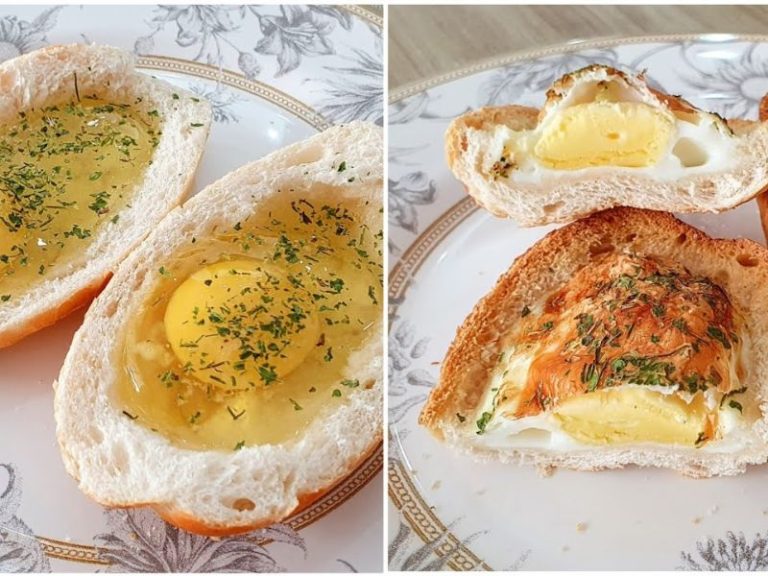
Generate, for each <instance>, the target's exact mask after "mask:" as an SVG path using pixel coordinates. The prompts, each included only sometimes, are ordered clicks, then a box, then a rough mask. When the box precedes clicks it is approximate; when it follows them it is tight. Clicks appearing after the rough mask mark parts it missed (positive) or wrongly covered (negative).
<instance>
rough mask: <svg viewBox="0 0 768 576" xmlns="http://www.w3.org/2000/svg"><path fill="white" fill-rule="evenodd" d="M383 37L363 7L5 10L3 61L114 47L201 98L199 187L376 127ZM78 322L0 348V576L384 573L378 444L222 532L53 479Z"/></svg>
mask: <svg viewBox="0 0 768 576" xmlns="http://www.w3.org/2000/svg"><path fill="white" fill-rule="evenodd" d="M381 29H382V18H381V16H380V15H377V14H376V13H375V12H374V11H371V10H370V9H368V8H364V7H358V6H303V5H290V6H279V5H266V6H261V5H248V6H241V5H238V6H224V5H221V6H184V5H172V6H171V5H169V6H149V5H147V6H90V5H89V6H76V5H68V6H52V7H46V6H15V7H14V6H4V7H3V8H2V9H0V61H4V60H7V59H9V58H12V57H14V56H17V55H19V54H23V53H26V52H29V51H31V50H34V49H37V48H41V47H43V46H46V45H49V44H56V43H73V42H95V43H100V44H110V45H114V46H118V47H121V48H123V49H126V50H129V51H132V52H133V53H134V54H135V55H136V57H137V63H138V67H139V69H140V70H142V71H144V72H146V73H149V74H153V75H155V76H158V77H160V78H162V79H165V80H168V81H169V82H172V83H175V84H177V85H179V86H181V87H184V88H187V89H189V90H191V91H193V92H195V93H197V94H199V95H200V96H201V97H204V98H206V99H208V100H209V101H210V102H211V104H212V106H213V110H214V120H215V122H214V126H213V128H212V131H211V136H210V139H209V142H208V146H207V149H206V152H205V154H204V157H203V161H202V164H201V167H200V170H199V172H198V176H197V182H196V189H198V190H199V189H200V188H202V187H203V186H204V185H206V184H208V183H210V182H212V181H214V180H216V179H217V178H219V177H220V176H222V175H224V174H225V173H227V172H229V171H230V170H232V169H234V168H236V167H238V166H240V165H242V164H244V163H246V162H248V161H251V160H254V159H256V158H259V157H260V156H262V155H264V154H267V153H269V152H270V151H272V150H274V149H277V148H279V147H281V146H284V145H286V144H289V143H291V142H294V141H297V140H299V139H302V138H305V137H307V136H309V135H311V134H313V133H315V132H317V131H318V130H322V129H324V128H326V127H328V126H329V125H331V124H334V123H337V122H347V121H350V120H358V119H359V120H367V121H371V122H376V123H379V124H381V122H382V117H383V66H382V44H381V31H382V30H381ZM81 321H82V314H74V315H73V316H72V317H70V318H67V319H66V320H64V321H62V322H60V323H59V324H57V325H56V326H54V327H52V328H50V329H48V330H45V331H43V332H41V333H39V334H37V335H34V336H32V337H30V338H29V339H27V340H25V341H23V342H21V343H19V344H17V345H15V346H13V347H11V348H9V349H5V350H0V572H49V571H56V572H64V571H76V572H83V571H88V570H94V571H108V572H279V571H301V572H309V571H325V572H328V571H333V572H349V571H378V570H380V569H381V557H382V550H381V542H382V531H383V519H382V518H381V490H382V474H381V472H380V470H381V466H382V459H383V456H382V452H381V450H380V451H379V452H378V453H377V454H375V455H373V456H372V457H371V458H369V459H368V460H367V461H366V462H365V463H363V464H362V465H361V466H360V467H359V468H358V469H357V470H356V471H355V472H354V473H353V474H352V475H351V476H350V477H349V478H348V479H347V480H345V481H344V482H342V483H341V484H340V485H339V486H337V487H336V488H334V489H333V490H332V491H331V492H330V493H329V494H328V495H326V496H324V497H323V498H321V499H320V500H319V501H318V502H317V503H315V504H313V505H312V506H311V507H310V508H308V509H307V510H305V511H302V512H301V513H300V514H299V515H296V516H294V517H292V518H290V519H287V520H286V521H285V523H284V524H278V525H274V526H271V527H269V528H266V529H263V530H256V531H254V532H251V533H249V534H245V535H242V536H238V537H233V538H225V539H220V540H216V539H210V538H203V537H200V536H195V535H192V534H189V533H186V532H184V531H180V530H178V529H176V528H174V527H172V526H170V525H167V524H166V523H165V522H163V521H162V520H161V519H160V518H159V517H158V516H157V515H156V514H154V513H153V512H152V511H150V510H147V509H138V510H127V511H126V510H105V509H103V508H101V507H99V506H98V505H96V504H95V503H93V502H91V501H90V500H88V499H87V498H86V497H85V496H84V495H82V494H81V493H80V492H79V491H78V490H77V488H76V486H75V484H74V482H73V481H72V480H71V479H70V478H69V477H68V475H67V474H66V472H65V471H64V467H63V465H62V463H61V459H60V456H59V454H58V449H57V445H56V439H55V431H54V425H53V415H52V410H51V398H52V392H51V383H52V382H53V380H54V379H55V377H56V375H57V373H58V370H59V368H60V366H61V363H62V361H63V359H64V356H65V354H66V351H67V347H68V345H69V342H70V340H71V338H72V334H73V333H74V331H75V330H76V328H77V327H78V326H79V324H80V322H81Z"/></svg>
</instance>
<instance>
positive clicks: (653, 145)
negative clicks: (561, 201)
mask: <svg viewBox="0 0 768 576" xmlns="http://www.w3.org/2000/svg"><path fill="white" fill-rule="evenodd" d="M491 142H492V143H491V145H490V146H489V151H488V153H487V155H486V157H485V159H484V162H483V168H484V171H485V172H486V173H487V174H490V175H491V176H493V177H494V178H498V177H508V178H512V179H514V180H515V181H519V182H529V183H537V182H541V181H543V180H545V179H548V178H556V177H558V176H562V175H564V174H572V173H575V172H578V171H590V172H594V173H595V174H599V173H600V172H601V171H605V170H606V169H611V170H616V169H619V170H627V171H631V172H633V173H639V174H643V175H646V176H651V177H653V178H654V179H656V180H659V181H665V180H666V181H669V180H676V179H679V178H680V177H682V176H684V175H687V174H697V173H704V172H715V171H723V170H727V169H728V168H729V167H730V166H732V164H733V162H734V158H735V154H734V151H735V146H736V141H735V138H734V137H733V135H732V134H731V132H730V130H729V129H728V128H727V126H726V125H725V124H724V122H723V121H722V120H721V119H720V118H718V117H717V116H714V115H710V114H707V113H704V112H696V113H692V112H690V111H687V110H685V111H677V110H675V111H673V110H670V109H669V108H668V107H667V106H666V105H665V104H662V103H661V102H660V101H659V100H658V99H657V98H656V97H655V96H654V95H652V94H651V93H650V92H649V91H648V90H647V88H646V87H641V86H640V85H637V84H635V85H629V84H627V83H626V82H625V80H624V79H623V78H621V77H618V76H613V77H611V76H610V75H606V73H605V71H603V70H600V71H596V72H592V73H584V74H578V73H577V74H576V75H574V77H573V82H572V85H571V86H570V87H569V88H568V89H567V90H566V91H565V92H564V94H563V95H562V97H561V98H559V99H555V100H553V101H551V102H548V104H547V106H546V107H545V109H544V111H543V112H542V114H541V117H540V120H539V123H538V125H537V126H536V128H535V129H533V130H528V131H519V132H516V131H513V130H511V129H510V128H508V127H507V126H497V127H496V129H495V132H494V134H493V136H492V139H491Z"/></svg>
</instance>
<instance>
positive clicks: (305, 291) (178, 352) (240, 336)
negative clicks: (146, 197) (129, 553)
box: [55, 123, 383, 535]
mask: <svg viewBox="0 0 768 576" xmlns="http://www.w3.org/2000/svg"><path fill="white" fill-rule="evenodd" d="M381 140H382V137H381V131H380V129H379V128H377V127H375V126H372V125H368V124H364V123H353V124H350V125H345V126H340V127H334V128H330V129H328V130H327V131H325V132H323V133H321V134H319V135H317V136H314V137H312V138H309V139H308V140H306V141H304V142H301V143H298V144H294V145H292V146H289V147H287V148H285V149H282V150H279V151H277V152H274V153H273V154H270V155H269V156H267V157H265V158H263V159H261V160H259V161H256V162H254V163H252V164H248V165H246V166H244V167H242V168H240V169H238V170H236V171H235V172H233V173H231V174H229V175H227V176H225V177H224V178H222V179H221V180H219V181H218V182H216V183H214V184H212V185H211V186H209V187H207V188H206V189H204V190H203V191H202V192H200V193H199V194H198V195H196V196H195V197H193V198H192V199H191V200H190V201H188V202H187V203H186V204H185V205H184V206H182V207H181V208H179V209H177V210H174V211H173V212H171V213H170V214H169V215H168V217H167V218H165V219H164V220H163V221H162V223H161V224H160V225H159V226H158V228H157V229H156V230H155V231H154V232H153V233H152V235H151V236H150V237H149V238H148V239H147V241H145V242H144V243H143V244H142V245H141V247H140V248H139V249H138V250H137V251H136V252H134V254H132V256H131V257H130V258H129V259H128V260H126V262H125V263H124V264H123V265H122V266H121V267H120V269H119V270H118V272H117V273H116V275H115V278H114V280H113V281H112V282H111V283H110V285H109V286H108V288H107V289H106V291H105V292H104V293H103V295H102V296H100V297H99V298H98V299H97V300H96V302H95V303H94V305H93V306H92V308H91V309H90V310H89V311H88V314H87V315H86V318H85V322H84V324H83V326H82V327H81V328H80V329H79V330H78V332H77V334H76V336H75V339H74V342H73V345H72V348H71V349H70V351H69V354H68V355H67V359H66V361H65V364H64V367H63V369H62V371H61V374H60V376H59V379H58V381H57V383H56V398H55V413H56V421H57V434H58V439H59V443H60V446H61V451H62V455H63V458H64V462H65V464H66V467H67V470H68V471H69V472H70V474H71V475H72V476H74V477H75V479H76V480H77V481H78V484H79V486H80V488H81V489H82V490H83V491H84V492H85V493H86V494H88V495H89V496H91V497H93V498H94V499H95V500H97V501H98V502H100V503H103V504H105V505H109V506H134V505H150V506H152V507H153V508H155V509H156V510H157V511H158V512H159V513H160V514H161V515H162V516H163V517H164V518H165V519H166V520H168V521H169V522H171V523H173V524H176V525H178V526H180V527H183V528H185V529H188V530H191V531H194V532H199V533H202V534H209V535H225V534H232V533H237V532H243V531H247V530H250V529H253V528H255V527H259V526H265V525H268V524H270V523H273V522H277V521H280V520H282V519H284V518H286V517H287V516H288V515H290V514H291V513H293V512H295V511H297V510H299V509H301V508H303V507H305V506H306V505H308V504H309V503H310V502H312V501H313V500H315V499H316V498H318V497H319V496H321V495H322V494H324V493H325V492H327V491H328V490H329V489H330V488H332V487H333V486H334V485H335V484H336V483H337V482H338V481H339V480H341V479H343V478H344V477H345V476H346V475H347V474H349V473H350V472H351V471H352V470H353V469H354V468H355V467H356V466H357V464H358V463H360V462H361V461H362V460H364V459H365V458H366V457H367V456H368V455H369V454H370V453H371V452H372V451H373V450H374V449H376V447H377V446H378V444H379V443H380V441H381V438H382V405H381V403H382V382H381V380H382V365H381V336H382V304H381V303H382V280H383V272H382V256H381V255H382V141H381Z"/></svg>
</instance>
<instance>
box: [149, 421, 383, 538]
mask: <svg viewBox="0 0 768 576" xmlns="http://www.w3.org/2000/svg"><path fill="white" fill-rule="evenodd" d="M380 446H381V436H380V437H379V440H378V442H376V443H375V444H373V445H372V446H371V449H370V450H368V451H367V452H366V453H365V454H363V456H361V457H360V458H358V459H357V460H355V461H354V462H353V463H352V464H351V465H350V466H348V467H347V468H345V469H344V470H343V471H341V472H340V473H339V475H338V477H337V478H336V480H335V481H334V482H333V483H332V484H329V485H328V486H326V487H324V488H322V489H320V490H317V491H315V492H311V493H304V494H299V495H298V499H299V503H298V504H297V505H296V508H294V509H293V510H292V511H291V512H290V513H289V514H288V515H287V516H286V517H285V518H290V517H291V516H293V515H294V514H298V513H300V512H302V511H303V510H306V509H307V508H309V507H310V506H311V505H312V504H314V503H315V502H317V501H318V500H320V499H321V498H322V497H323V496H325V495H326V494H328V493H329V492H331V491H332V490H333V489H334V488H336V487H337V486H338V485H339V484H341V483H342V482H343V481H344V480H345V479H346V478H347V477H348V476H349V475H350V474H351V473H352V472H354V471H355V470H356V469H357V467H358V466H360V465H361V464H362V463H363V462H365V461H366V460H367V459H368V458H369V457H370V456H372V455H373V454H374V452H376V450H378V449H379V447H380ZM152 508H153V509H154V510H155V512H157V513H158V515H159V516H160V517H161V518H162V519H163V520H165V521H166V522H168V523H169V524H173V525H174V526H177V527H178V528H181V529H182V530H186V531H187V532H192V533H193V534H199V535H201V536H209V537H216V538H226V537H227V536H236V535H238V534H246V533H248V532H252V531H253V530H258V529H260V528H267V527H268V526H271V525H272V524H274V523H276V522H280V521H282V520H285V518H283V517H281V516H274V517H272V518H265V519H261V520H259V521H257V522H253V523H251V524H244V525H241V526H219V525H215V524H207V523H206V522H205V521H204V520H201V519H199V518H196V517H195V516H191V515H189V514H185V513H184V512H178V511H175V510H173V509H172V508H168V507H165V506H158V505H155V506H152Z"/></svg>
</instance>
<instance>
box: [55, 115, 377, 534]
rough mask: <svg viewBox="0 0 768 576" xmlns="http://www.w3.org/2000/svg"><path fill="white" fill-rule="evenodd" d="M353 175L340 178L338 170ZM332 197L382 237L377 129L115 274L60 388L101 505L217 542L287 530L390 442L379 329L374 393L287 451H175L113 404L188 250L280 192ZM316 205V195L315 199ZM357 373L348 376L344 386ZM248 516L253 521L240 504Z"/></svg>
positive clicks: (222, 203)
mask: <svg viewBox="0 0 768 576" xmlns="http://www.w3.org/2000/svg"><path fill="white" fill-rule="evenodd" d="M342 160H343V161H345V162H346V169H345V171H344V172H343V173H341V172H340V171H339V170H338V164H339V162H341V161H342ZM314 186H317V188H318V189H327V187H329V186H330V187H332V188H333V190H334V193H335V194H338V197H339V198H343V197H346V196H349V197H355V198H359V199H361V200H364V202H363V203H362V204H363V205H364V206H365V209H364V212H365V213H364V214H363V215H362V217H363V218H364V219H365V221H366V223H367V224H368V225H369V228H370V229H372V230H374V226H375V227H376V228H375V229H378V227H380V226H381V211H380V207H381V203H382V186H383V175H382V137H381V130H380V128H378V127H375V126H373V125H369V124H364V123H353V124H350V125H346V126H337V127H334V128H331V129H329V130H327V131H326V132H324V133H321V134H319V135H316V136H314V137H312V138H309V139H307V140H306V141H304V142H300V143H297V144H294V145H292V146H288V147H286V148H284V149H282V150H278V151H276V152H274V153H272V154H270V155H269V156H267V157H265V158H263V159H261V160H257V161H256V162H252V163H251V164H248V165H246V166H243V167H242V168H240V169H238V170H235V171H234V172H232V173H230V174H228V175H227V176H225V177H223V178H222V179H221V180H219V181H217V182H215V183H214V184H212V185H210V186H209V187H207V188H206V189H205V190H203V191H202V192H200V193H199V194H198V195H196V196H194V197H193V198H192V199H190V200H189V201H188V202H187V203H186V204H184V205H183V206H181V207H179V208H177V209H175V210H173V211H171V212H170V213H169V214H168V216H166V218H164V219H163V220H162V222H160V224H159V225H158V226H157V228H156V229H155V230H154V231H153V232H152V233H151V235H150V236H149V238H148V239H147V240H145V242H143V243H142V244H141V245H140V246H139V248H138V249H137V250H135V251H134V253H133V254H131V256H129V258H127V259H126V260H125V261H124V262H123V263H122V264H121V265H120V267H119V268H118V270H117V272H116V273H115V277H114V278H113V280H112V281H111V282H110V283H109V285H108V287H107V288H106V289H105V291H104V292H103V293H102V294H101V295H100V296H99V297H98V298H97V299H96V300H95V301H94V303H93V305H92V306H91V308H90V309H89V310H88V312H87V313H86V317H85V321H84V323H83V325H82V326H81V328H80V329H79V330H78V332H77V333H76V334H75V338H74V340H73V344H72V347H71V348H70V350H69V353H68V354H67V358H66V360H65V362H64V366H63V367H62V370H61V373H60V375H59V378H58V381H57V382H56V383H55V384H54V390H55V401H54V412H55V417H56V424H57V438H58V442H59V446H60V449H61V453H62V458H63V460H64V464H65V467H66V469H67V471H68V472H69V473H70V474H71V475H72V476H73V477H74V478H75V479H76V480H77V482H78V485H79V487H80V489H81V490H82V491H83V492H84V493H86V494H87V495H88V496H90V497H91V498H93V499H94V500H96V501H98V502H100V503H102V504H104V505H107V506H116V507H130V506H139V505H142V506H151V507H153V508H155V509H156V510H157V511H158V512H159V513H160V514H161V515H162V516H163V517H164V518H166V519H167V520H168V521H170V522H172V523H173V524H175V525H177V526H179V527H181V528H184V529H188V530H190V531H193V532H197V533H201V534H206V535H227V534H235V533H241V532H245V531H248V530H251V529H254V528H256V527H259V526H265V525H268V524H270V523H273V522H276V521H280V520H282V519H284V518H286V517H287V516H288V515H289V514H292V513H293V512H295V511H296V510H300V509H303V508H304V507H306V506H307V505H308V504H309V503H310V502H312V501H314V500H315V499H316V498H318V497H320V496H322V495H323V494H324V493H326V492H327V491H328V490H330V489H332V488H333V486H334V485H336V484H337V483H338V482H339V481H340V480H342V479H343V478H344V477H346V475H348V474H349V473H351V472H352V471H353V470H354V468H355V467H356V466H357V465H358V463H359V462H360V461H362V460H363V459H364V458H366V457H367V456H368V455H369V454H370V453H371V452H372V451H373V450H374V449H376V447H377V446H378V445H379V443H380V442H381V438H382V358H381V356H382V354H381V340H382V338H381V336H382V330H383V328H382V323H381V322H379V323H377V324H375V325H373V326H371V327H369V328H368V332H367V333H368V336H367V338H366V340H365V341H364V342H363V343H362V344H361V347H360V349H359V350H357V351H355V352H353V353H352V355H351V356H350V359H349V362H348V366H347V371H346V372H345V375H344V377H355V378H359V379H360V382H361V383H365V384H364V385H361V386H359V387H358V388H354V389H353V390H351V391H350V392H348V393H347V394H346V395H345V399H346V400H345V402H344V403H343V404H338V405H334V406H333V407H332V408H330V407H329V409H328V410H327V411H326V412H324V415H323V416H322V417H319V418H316V419H315V420H314V421H313V422H312V423H311V424H310V425H309V428H308V429H307V431H306V433H305V434H304V435H303V436H301V437H299V438H296V439H294V440H291V441H286V442H283V443H279V444H269V445H267V444H265V445H254V446H246V447H243V448H242V449H240V450H237V451H232V452H223V451H202V450H189V449H183V448H179V447H176V446H174V445H172V444H171V442H170V441H168V440H167V439H166V438H165V437H164V436H162V435H160V434H157V433H155V432H152V431H151V430H150V429H149V428H147V427H145V426H142V425H140V424H138V423H134V422H133V421H132V420H130V419H128V418H126V417H125V416H124V415H122V413H121V409H120V407H119V406H117V405H115V404H114V403H113V402H112V400H111V394H110V389H111V387H112V386H113V385H114V382H116V381H117V379H118V378H119V377H120V359H119V355H117V354H116V352H115V351H116V349H117V348H118V346H119V343H120V342H122V340H121V337H120V334H121V333H122V332H121V331H124V330H125V329H126V326H127V322H128V321H129V319H130V318H131V317H132V315H133V314H135V313H137V310H139V309H140V308H141V306H142V304H143V303H144V302H145V299H146V297H147V295H148V294H150V293H151V290H152V289H153V286H154V282H155V280H154V279H155V278H156V276H155V275H154V274H153V273H154V272H155V271H156V270H157V269H158V267H160V266H161V265H162V264H163V263H165V262H167V259H168V258H172V257H173V255H174V254H176V253H177V250H179V249H183V248H184V247H186V246H188V245H189V239H190V238H203V237H206V236H208V235H211V234H214V233H215V232H214V231H215V230H220V229H221V228H222V227H232V226H235V225H236V224H237V223H239V222H241V221H244V220H245V219H247V218H248V217H249V216H250V215H251V214H252V213H253V211H254V210H257V209H258V206H259V205H260V202H261V200H262V199H265V198H267V197H268V196H270V195H274V194H279V193H280V192H281V190H286V189H296V190H304V189H306V190H310V191H311V190H313V189H314ZM310 194H311V192H310ZM347 372H348V373H347ZM241 499H243V500H244V501H245V500H250V501H251V503H252V504H253V507H252V508H249V506H250V504H249V503H247V502H246V509H242V508H243V507H242V506H238V505H237V501H238V500H241Z"/></svg>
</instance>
